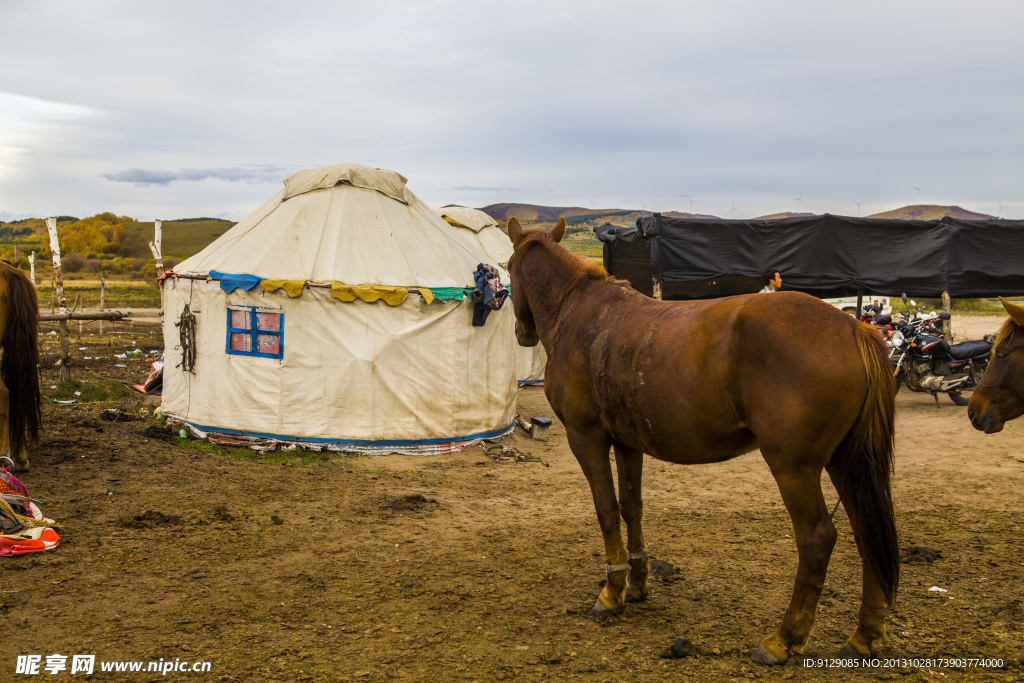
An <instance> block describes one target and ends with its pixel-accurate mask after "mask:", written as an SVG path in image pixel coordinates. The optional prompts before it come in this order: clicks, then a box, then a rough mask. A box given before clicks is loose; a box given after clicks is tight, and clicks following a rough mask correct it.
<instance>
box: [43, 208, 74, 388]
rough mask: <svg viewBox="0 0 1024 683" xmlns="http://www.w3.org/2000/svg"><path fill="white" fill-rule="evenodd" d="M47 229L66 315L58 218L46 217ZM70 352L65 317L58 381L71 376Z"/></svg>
mask: <svg viewBox="0 0 1024 683" xmlns="http://www.w3.org/2000/svg"><path fill="white" fill-rule="evenodd" d="M46 231H47V232H49V233H50V254H51V255H52V256H53V283H54V291H55V293H56V296H57V304H58V306H59V307H60V310H59V313H58V314H59V315H64V314H66V313H67V312H68V302H67V300H66V299H65V298H64V278H63V277H62V276H61V274H60V242H59V241H58V239H57V219H56V218H47V219H46ZM69 352H70V349H69V345H68V321H67V318H64V319H63V320H61V321H60V361H58V363H57V364H58V365H59V366H60V373H59V375H58V376H57V382H58V383H59V382H63V381H64V380H66V379H70V378H71V368H70V367H69V365H70V363H69V357H68V354H69Z"/></svg>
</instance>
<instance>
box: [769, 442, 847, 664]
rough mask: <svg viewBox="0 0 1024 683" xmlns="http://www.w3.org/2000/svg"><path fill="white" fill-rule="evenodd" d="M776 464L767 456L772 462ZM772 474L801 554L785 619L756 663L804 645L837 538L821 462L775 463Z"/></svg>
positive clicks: (779, 658)
mask: <svg viewBox="0 0 1024 683" xmlns="http://www.w3.org/2000/svg"><path fill="white" fill-rule="evenodd" d="M767 459H768V458H766V460H767ZM772 464H773V463H772V462H771V461H769V466H771V465H772ZM772 474H774V475H775V480H776V482H777V483H778V485H779V491H780V493H781V494H782V500H783V502H784V503H785V504H786V509H787V510H788V511H789V516H790V518H791V519H792V521H793V532H794V535H795V537H796V545H797V553H798V555H799V558H800V560H799V564H798V566H797V572H796V582H795V585H794V587H793V597H792V599H791V600H790V603H789V608H788V609H787V610H786V613H785V614H784V615H783V617H782V623H781V624H780V625H779V628H778V630H777V631H776V632H775V633H773V634H772V635H770V636H767V637H766V638H764V639H763V640H762V641H761V645H760V647H758V648H757V650H755V651H754V652H753V654H751V656H750V657H751V659H753V660H754V661H755V662H756V663H758V664H784V663H785V662H786V660H787V659H789V655H790V653H792V652H802V651H803V648H804V645H806V643H807V640H808V639H809V638H810V636H811V629H812V627H813V626H814V616H815V610H816V608H817V605H818V598H819V597H821V589H822V588H823V587H824V585H825V572H826V571H827V570H828V562H829V559H830V558H831V556H832V548H833V547H834V546H835V542H836V528H835V526H834V525H833V524H832V519H831V517H830V516H829V514H828V509H827V507H826V506H825V499H824V497H823V496H822V494H821V468H820V467H813V466H807V467H804V468H803V469H802V470H800V471H796V472H792V471H788V470H787V471H782V472H780V471H778V470H777V469H776V467H772Z"/></svg>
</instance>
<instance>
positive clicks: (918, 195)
mask: <svg viewBox="0 0 1024 683" xmlns="http://www.w3.org/2000/svg"><path fill="white" fill-rule="evenodd" d="M914 189H915V190H917V203H918V204H920V203H921V186H920V185H918V186H916V187H915V188H914Z"/></svg>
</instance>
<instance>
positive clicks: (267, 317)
mask: <svg viewBox="0 0 1024 683" xmlns="http://www.w3.org/2000/svg"><path fill="white" fill-rule="evenodd" d="M225 350H226V351H227V353H229V354H232V355H236V356H257V357H259V358H283V357H284V313H282V312H281V311H280V310H276V309H273V308H260V307H258V306H228V333H227V347H226V349H225Z"/></svg>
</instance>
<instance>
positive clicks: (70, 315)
mask: <svg viewBox="0 0 1024 683" xmlns="http://www.w3.org/2000/svg"><path fill="white" fill-rule="evenodd" d="M129 317H131V311H127V312H126V311H103V312H102V313H99V312H96V311H94V312H92V313H88V312H86V311H82V312H81V313H75V312H74V311H68V312H66V313H55V314H53V315H41V316H39V319H40V320H42V321H43V322H54V321H56V320H123V319H125V318H129Z"/></svg>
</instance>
